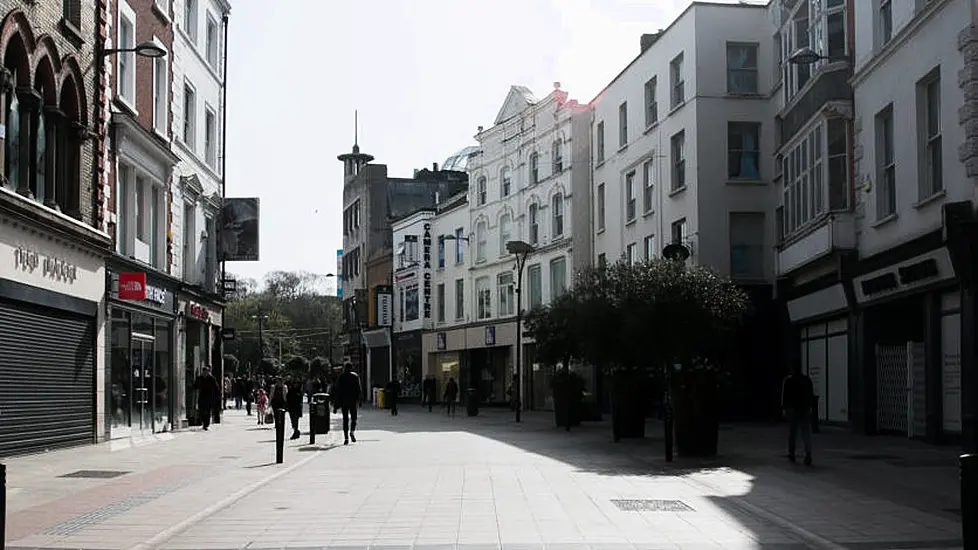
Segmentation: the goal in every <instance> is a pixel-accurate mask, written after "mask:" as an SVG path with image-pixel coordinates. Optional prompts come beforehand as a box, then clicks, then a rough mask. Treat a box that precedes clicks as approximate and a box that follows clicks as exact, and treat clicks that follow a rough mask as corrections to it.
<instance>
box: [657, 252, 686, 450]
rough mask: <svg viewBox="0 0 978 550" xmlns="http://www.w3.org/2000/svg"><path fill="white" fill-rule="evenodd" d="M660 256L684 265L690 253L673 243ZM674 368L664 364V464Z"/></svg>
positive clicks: (670, 442) (669, 436) (669, 443)
mask: <svg viewBox="0 0 978 550" xmlns="http://www.w3.org/2000/svg"><path fill="white" fill-rule="evenodd" d="M662 256H663V257H664V258H666V259H667V260H671V261H674V262H679V263H680V264H681V265H685V262H686V260H688V259H689V256H690V252H689V248H688V247H687V246H686V245H684V244H682V243H680V242H674V243H671V244H667V245H666V246H665V248H663V249H662ZM674 368H675V364H674V362H673V359H671V358H670V359H669V362H668V363H667V364H666V395H665V399H664V401H665V405H666V414H665V417H666V418H665V422H664V423H663V431H664V432H665V434H664V435H665V440H666V462H672V447H673V440H674V432H675V427H674V425H673V421H672V417H673V410H672V371H673V369H674Z"/></svg>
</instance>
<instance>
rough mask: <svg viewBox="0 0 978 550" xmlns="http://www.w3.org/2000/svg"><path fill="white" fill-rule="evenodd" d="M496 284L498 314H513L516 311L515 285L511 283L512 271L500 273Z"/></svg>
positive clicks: (502, 315)
mask: <svg viewBox="0 0 978 550" xmlns="http://www.w3.org/2000/svg"><path fill="white" fill-rule="evenodd" d="M498 286H499V289H498V290H497V292H498V293H499V316H500V317H506V316H508V315H514V314H515V313H516V286H515V285H514V284H513V272H512V271H507V272H505V273H500V274H499V277H498Z"/></svg>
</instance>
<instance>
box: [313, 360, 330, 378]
mask: <svg viewBox="0 0 978 550" xmlns="http://www.w3.org/2000/svg"><path fill="white" fill-rule="evenodd" d="M329 369H330V364H329V360H328V359H326V358H325V357H315V358H313V360H312V361H310V362H309V376H311V377H313V378H323V377H325V376H327V375H328V374H329Z"/></svg>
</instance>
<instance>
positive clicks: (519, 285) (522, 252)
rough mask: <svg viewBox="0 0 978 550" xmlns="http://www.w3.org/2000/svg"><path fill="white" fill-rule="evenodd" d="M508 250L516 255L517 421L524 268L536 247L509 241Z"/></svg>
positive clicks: (519, 416) (520, 395) (520, 404)
mask: <svg viewBox="0 0 978 550" xmlns="http://www.w3.org/2000/svg"><path fill="white" fill-rule="evenodd" d="M506 251H507V252H509V253H510V254H513V255H514V256H516V386H517V388H516V422H519V421H520V420H521V419H522V411H523V365H522V364H521V363H522V351H523V350H521V349H520V348H522V347H523V300H522V298H521V296H522V294H523V268H524V267H526V257H527V256H529V255H530V254H531V253H532V252H534V251H536V248H534V247H533V245H532V244H530V243H527V242H523V241H507V242H506Z"/></svg>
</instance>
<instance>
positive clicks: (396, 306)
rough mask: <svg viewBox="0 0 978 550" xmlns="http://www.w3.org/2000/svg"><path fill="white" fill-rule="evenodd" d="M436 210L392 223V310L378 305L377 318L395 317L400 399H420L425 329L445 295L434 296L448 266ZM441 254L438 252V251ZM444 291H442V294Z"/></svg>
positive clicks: (394, 344)
mask: <svg viewBox="0 0 978 550" xmlns="http://www.w3.org/2000/svg"><path fill="white" fill-rule="evenodd" d="M434 215H435V209H434V208H423V209H421V210H418V211H417V212H414V213H412V214H408V215H407V216H404V217H402V218H401V219H399V220H396V221H394V222H392V223H391V231H392V233H393V236H394V240H393V242H394V275H393V277H392V278H391V281H392V283H393V284H392V287H393V289H392V290H393V292H392V294H393V300H392V301H393V307H392V308H391V311H390V312H389V313H388V312H384V311H383V304H380V305H378V308H380V311H378V313H377V314H378V316H379V317H383V316H384V315H391V316H392V317H393V319H392V321H393V322H392V324H391V326H392V332H393V334H392V335H391V346H392V348H393V349H392V350H391V354H390V357H391V358H392V361H393V363H392V368H394V369H397V370H398V372H395V373H393V375H394V378H397V379H398V380H400V381H401V395H402V396H403V397H407V398H415V397H420V395H421V377H420V376H416V375H415V373H420V372H422V370H423V365H422V359H421V356H420V353H417V352H420V351H421V347H422V342H421V337H422V336H421V335H422V331H424V330H428V329H430V328H431V327H432V324H433V321H434V311H435V309H436V308H437V303H436V300H441V302H440V303H444V295H443V294H442V295H439V294H438V293H436V292H435V287H436V285H435V282H434V281H433V277H434V272H435V270H436V269H441V268H443V266H444V263H443V261H444V256H443V255H442V253H443V251H444V248H443V247H442V246H440V245H437V244H436V242H437V243H444V241H443V240H440V239H437V238H436V235H437V234H436V233H435V232H434V230H433V227H432V225H433V224H432V218H433V217H434ZM436 250H437V252H436ZM443 291H444V287H439V292H443Z"/></svg>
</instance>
